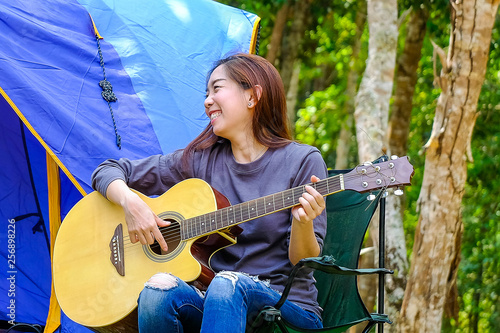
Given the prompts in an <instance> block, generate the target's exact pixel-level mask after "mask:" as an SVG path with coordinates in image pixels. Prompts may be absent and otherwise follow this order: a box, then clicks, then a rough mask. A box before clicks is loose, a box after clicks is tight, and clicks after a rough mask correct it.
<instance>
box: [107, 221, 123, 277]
mask: <svg viewBox="0 0 500 333" xmlns="http://www.w3.org/2000/svg"><path fill="white" fill-rule="evenodd" d="M109 249H110V250H111V253H110V256H109V259H110V260H111V263H112V264H113V266H115V268H116V271H117V272H118V274H120V275H121V276H125V257H124V254H123V226H122V224H121V223H120V224H119V225H118V226H117V227H116V228H115V233H114V234H113V238H111V241H110V242H109Z"/></svg>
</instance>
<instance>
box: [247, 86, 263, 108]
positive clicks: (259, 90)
mask: <svg viewBox="0 0 500 333" xmlns="http://www.w3.org/2000/svg"><path fill="white" fill-rule="evenodd" d="M255 93H256V95H257V96H254V94H253V93H252V94H251V95H250V98H249V101H248V107H254V106H255V105H256V104H257V102H258V101H259V100H260V97H261V96H262V87H261V86H260V85H258V84H257V85H256V86H255ZM256 97H257V98H256Z"/></svg>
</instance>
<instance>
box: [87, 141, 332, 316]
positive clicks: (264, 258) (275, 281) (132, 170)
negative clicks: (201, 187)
mask: <svg viewBox="0 0 500 333" xmlns="http://www.w3.org/2000/svg"><path fill="white" fill-rule="evenodd" d="M182 154H183V151H182V150H179V151H176V152H174V153H172V154H168V155H155V156H151V157H148V158H145V159H141V160H128V159H120V160H118V161H116V160H107V161H105V162H104V163H102V164H101V165H100V166H99V167H98V168H97V169H96V170H95V171H94V174H93V175H92V186H93V187H94V188H95V189H96V190H97V191H99V192H100V193H101V194H103V195H105V193H106V189H107V187H108V185H109V184H110V183H111V182H112V181H113V180H116V179H123V180H124V181H125V182H126V183H127V184H128V186H129V187H131V188H133V189H135V190H137V191H139V192H142V193H143V194H145V195H148V196H151V195H160V194H162V193H164V192H165V191H167V190H168V189H169V188H170V187H172V186H173V185H175V184H176V183H178V182H180V181H182V180H185V179H188V178H200V179H203V180H205V181H206V182H208V183H209V184H210V185H211V186H212V187H213V188H214V189H216V190H218V191H219V192H221V193H222V194H223V195H224V196H226V197H227V198H228V199H229V201H230V203H231V204H233V205H234V204H238V203H242V202H246V201H250V200H254V199H257V198H260V197H263V196H267V195H270V194H274V193H277V192H281V191H284V190H287V189H290V188H293V187H297V186H300V185H303V184H307V183H310V178H311V176H312V175H315V176H317V177H319V178H321V179H324V178H326V177H327V169H326V165H325V163H324V161H323V159H322V157H321V154H320V152H319V151H318V150H317V149H316V148H314V147H311V146H308V145H303V144H299V143H295V142H293V143H290V144H288V145H287V146H285V147H282V148H276V149H273V148H270V149H268V150H267V151H266V152H265V153H264V155H263V156H262V157H261V158H259V159H258V160H256V161H253V162H251V163H247V164H240V163H237V162H236V161H235V159H234V157H233V155H232V152H231V148H230V146H229V144H227V143H220V144H216V145H215V146H214V147H212V148H210V149H206V150H203V151H197V152H195V153H194V155H193V157H192V159H191V160H190V167H189V168H185V167H183V165H182V163H181V156H182ZM291 224H292V215H291V213H290V209H286V210H282V211H279V212H276V213H273V214H270V215H267V216H263V217H260V218H258V219H255V220H251V221H248V222H245V223H242V224H241V225H240V226H241V227H242V228H243V232H242V233H241V234H240V235H239V236H238V239H237V243H236V244H235V245H232V246H229V247H227V248H224V249H222V250H220V251H218V252H216V253H215V255H214V256H213V257H212V259H211V262H210V264H211V267H212V269H214V270H215V271H216V272H217V271H222V270H229V271H241V272H245V273H248V274H250V275H255V276H258V277H259V278H260V279H261V280H269V281H270V285H271V287H272V288H273V289H275V290H278V291H280V292H281V291H283V289H284V284H285V283H286V279H287V278H288V275H289V273H290V271H291V269H292V267H293V265H292V264H291V263H290V260H289V258H288V246H289V241H290V231H291ZM314 231H315V234H316V238H317V240H318V243H319V244H320V247H322V245H323V238H324V236H325V233H326V213H325V212H323V214H321V215H320V216H318V217H317V218H316V219H315V220H314ZM316 297H317V289H316V287H315V286H314V278H313V277H312V273H311V272H310V271H307V272H304V273H302V274H300V275H298V276H297V278H296V279H295V282H294V286H293V288H292V290H291V292H290V295H289V297H288V299H289V300H291V301H293V302H295V303H297V304H298V305H299V306H301V307H302V308H304V309H306V310H309V311H313V312H315V313H316V314H318V315H319V314H320V312H321V309H320V307H319V306H318V303H317V302H316Z"/></svg>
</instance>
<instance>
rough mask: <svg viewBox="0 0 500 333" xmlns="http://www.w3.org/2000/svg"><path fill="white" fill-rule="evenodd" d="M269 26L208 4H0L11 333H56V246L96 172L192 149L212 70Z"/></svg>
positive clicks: (4, 308) (3, 211)
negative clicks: (27, 331)
mask: <svg viewBox="0 0 500 333" xmlns="http://www.w3.org/2000/svg"><path fill="white" fill-rule="evenodd" d="M258 25H259V18H258V17H257V16H256V15H254V14H251V13H248V12H245V11H242V10H239V9H235V8H232V7H229V6H225V5H222V4H220V3H217V2H214V1H209V0H196V1H194V0H162V1H157V0H154V1H153V0H152V1H148V2H146V3H144V2H139V1H134V0H120V1H113V0H46V1H32V0H0V41H1V42H0V94H1V97H0V114H1V115H2V117H1V121H0V154H1V156H2V157H1V159H2V168H0V260H1V263H0V267H1V270H0V321H3V322H4V323H6V322H10V323H19V322H25V323H31V324H40V325H46V324H47V326H46V330H48V331H49V330H50V331H53V330H54V329H55V328H57V326H58V325H59V317H58V314H59V313H58V307H57V302H56V301H55V298H54V297H52V298H51V295H52V294H53V293H52V292H51V261H50V256H51V244H53V239H54V237H55V234H56V232H57V228H58V224H59V223H60V220H61V219H62V218H63V217H64V216H65V214H66V213H67V212H68V211H69V209H70V208H71V207H72V206H73V205H74V204H75V203H76V202H77V201H78V200H79V199H81V198H82V197H83V196H84V195H86V194H88V193H89V192H90V191H91V187H90V175H91V173H92V170H93V169H94V168H95V167H96V166H97V165H98V164H99V163H100V162H101V161H103V160H104V159H106V158H120V157H124V156H126V157H129V158H140V157H144V156H148V155H151V154H157V153H168V152H171V151H173V150H175V149H177V148H181V147H183V146H185V145H186V144H187V143H188V142H189V141H190V140H192V139H193V138H194V137H195V136H196V135H197V134H198V133H199V132H200V131H201V129H202V128H203V127H205V125H206V124H207V121H208V120H207V118H206V116H205V114H204V109H203V99H204V95H205V76H206V72H207V70H208V68H209V67H210V66H211V65H212V64H213V62H214V61H215V60H217V59H219V58H221V57H223V56H224V55H226V54H228V53H233V52H255V49H256V42H257V34H258ZM103 80H104V81H106V82H109V83H111V85H112V87H111V89H110V88H109V87H106V86H105V87H104V88H101V86H100V85H99V82H101V81H103ZM103 92H104V93H108V95H106V96H113V95H112V94H114V96H115V97H116V101H113V99H112V98H110V97H106V98H107V100H106V99H104V98H103V96H102V95H101V93H103ZM110 93H112V94H110ZM49 309H50V311H49ZM61 322H62V325H61V328H60V329H61V331H75V332H76V331H80V330H86V329H83V328H80V327H78V326H75V325H74V324H73V323H71V322H70V321H69V320H67V318H65V317H64V315H63V316H62V319H61Z"/></svg>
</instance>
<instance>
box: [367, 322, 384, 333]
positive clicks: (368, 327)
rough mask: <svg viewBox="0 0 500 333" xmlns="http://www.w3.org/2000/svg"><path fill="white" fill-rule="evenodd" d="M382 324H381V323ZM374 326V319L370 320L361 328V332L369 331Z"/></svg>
mask: <svg viewBox="0 0 500 333" xmlns="http://www.w3.org/2000/svg"><path fill="white" fill-rule="evenodd" d="M382 325H383V324H382ZM374 326H375V322H374V321H370V322H368V324H367V325H366V327H365V328H364V329H363V333H368V332H370V331H371V329H372V328H373V327H374Z"/></svg>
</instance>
